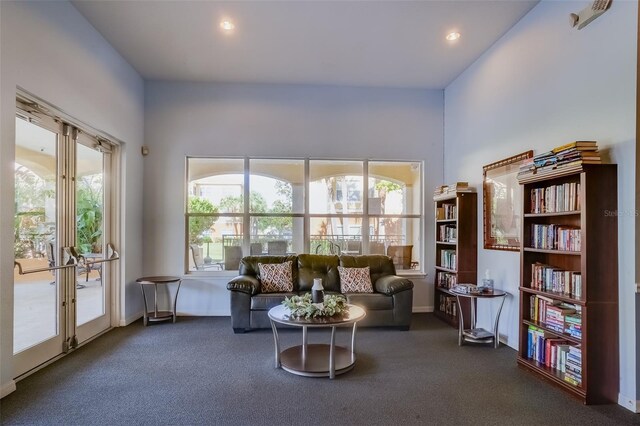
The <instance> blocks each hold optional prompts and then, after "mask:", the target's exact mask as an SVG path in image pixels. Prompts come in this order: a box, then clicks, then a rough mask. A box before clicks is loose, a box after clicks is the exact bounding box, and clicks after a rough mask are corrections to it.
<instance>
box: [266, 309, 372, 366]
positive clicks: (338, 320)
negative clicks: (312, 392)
mask: <svg viewBox="0 0 640 426" xmlns="http://www.w3.org/2000/svg"><path fill="white" fill-rule="evenodd" d="M366 315H367V314H366V312H365V310H364V309H362V308H361V307H359V306H355V305H347V312H346V313H345V314H343V315H339V316H334V317H318V318H310V319H306V318H304V317H302V318H298V317H294V316H291V315H290V311H289V309H288V308H286V307H284V306H282V305H278V306H276V307H273V308H271V309H270V310H269V319H270V320H271V329H272V330H273V340H274V342H275V351H276V353H275V354H276V368H282V369H283V370H285V371H288V372H290V373H293V374H297V375H299V376H307V377H329V378H330V379H333V378H335V377H336V375H338V374H343V373H346V372H347V371H349V370H351V369H352V368H353V366H354V365H355V363H356V354H355V350H356V324H357V322H358V321H360V320H361V319H362V318H364V317H365V316H366ZM276 323H278V324H284V325H289V326H294V327H302V344H301V345H298V346H292V347H290V348H287V349H285V350H283V351H280V338H279V336H278V328H277V327H276ZM344 325H353V327H352V329H351V347H350V348H345V347H342V346H336V327H339V326H344ZM329 327H330V328H331V343H330V344H308V343H307V328H329Z"/></svg>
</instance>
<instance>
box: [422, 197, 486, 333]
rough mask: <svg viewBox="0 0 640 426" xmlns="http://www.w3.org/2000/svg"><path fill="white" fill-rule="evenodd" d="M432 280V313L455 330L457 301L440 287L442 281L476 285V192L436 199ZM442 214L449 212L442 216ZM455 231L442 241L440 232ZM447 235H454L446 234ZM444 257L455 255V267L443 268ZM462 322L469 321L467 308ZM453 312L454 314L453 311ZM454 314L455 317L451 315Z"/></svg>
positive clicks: (466, 306)
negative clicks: (445, 279)
mask: <svg viewBox="0 0 640 426" xmlns="http://www.w3.org/2000/svg"><path fill="white" fill-rule="evenodd" d="M433 199H434V203H435V254H436V259H435V265H436V266H435V275H434V276H435V279H434V299H433V300H434V313H435V315H436V316H437V317H438V318H440V319H442V320H443V321H445V322H447V323H449V324H450V325H452V326H454V327H458V318H459V317H460V315H459V314H458V312H457V309H458V308H457V306H456V301H455V300H456V298H455V296H454V295H453V294H452V293H451V292H449V290H448V289H447V287H450V285H446V284H443V283H442V281H441V280H442V279H444V277H448V279H449V280H450V281H451V282H452V283H471V284H476V282H477V271H476V269H477V241H478V232H477V222H478V217H477V209H478V201H477V194H476V193H475V192H456V193H452V194H442V195H438V196H435V197H434V198H433ZM445 211H447V212H451V213H450V214H448V215H446V216H445ZM443 228H447V229H455V238H445V237H444V236H443V235H441V229H443ZM449 235H450V236H451V235H453V234H452V233H451V232H449ZM443 253H445V254H446V253H450V254H455V265H449V264H446V262H444V261H443V260H444V259H443ZM462 309H463V310H464V312H463V314H464V318H466V319H469V318H470V305H469V304H468V303H467V304H466V305H464V304H463V306H462ZM454 310H455V311H454ZM454 313H455V314H454Z"/></svg>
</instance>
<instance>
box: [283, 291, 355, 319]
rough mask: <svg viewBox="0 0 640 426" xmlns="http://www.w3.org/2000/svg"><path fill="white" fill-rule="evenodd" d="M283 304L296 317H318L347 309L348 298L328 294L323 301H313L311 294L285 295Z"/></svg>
mask: <svg viewBox="0 0 640 426" xmlns="http://www.w3.org/2000/svg"><path fill="white" fill-rule="evenodd" d="M282 304H283V305H284V306H285V307H286V308H288V309H289V311H291V315H292V316H294V317H305V318H306V319H309V318H316V317H332V316H334V315H340V314H343V313H345V312H346V311H347V300H346V299H345V298H344V297H343V296H340V295H334V294H328V295H325V296H324V301H323V302H322V303H313V302H312V301H311V294H310V293H305V294H304V295H302V296H291V297H290V298H289V297H285V299H284V301H283V302H282Z"/></svg>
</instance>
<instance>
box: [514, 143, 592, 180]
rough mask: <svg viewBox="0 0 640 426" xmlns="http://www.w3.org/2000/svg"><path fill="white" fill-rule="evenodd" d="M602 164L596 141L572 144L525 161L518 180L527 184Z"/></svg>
mask: <svg viewBox="0 0 640 426" xmlns="http://www.w3.org/2000/svg"><path fill="white" fill-rule="evenodd" d="M601 163H602V159H601V158H600V153H599V152H598V143H597V142H596V141H576V142H570V143H568V144H565V145H561V146H558V147H556V148H553V149H552V150H551V151H547V152H543V153H542V154H538V155H536V156H535V157H533V158H530V159H527V160H525V161H524V162H523V163H522V165H521V166H520V170H519V172H518V180H519V181H520V182H521V183H526V182H528V181H529V180H531V179H533V178H535V179H540V178H543V177H546V176H551V175H554V174H557V173H559V172H563V173H573V172H579V171H582V166H583V165H584V164H601Z"/></svg>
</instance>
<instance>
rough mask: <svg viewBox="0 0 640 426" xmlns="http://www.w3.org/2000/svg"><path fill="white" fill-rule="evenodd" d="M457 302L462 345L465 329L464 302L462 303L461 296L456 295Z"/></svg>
mask: <svg viewBox="0 0 640 426" xmlns="http://www.w3.org/2000/svg"><path fill="white" fill-rule="evenodd" d="M456 302H457V303H458V314H459V315H460V317H459V319H458V346H462V342H463V340H464V339H463V335H462V332H463V331H464V314H463V313H462V304H461V303H460V296H457V295H456Z"/></svg>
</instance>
